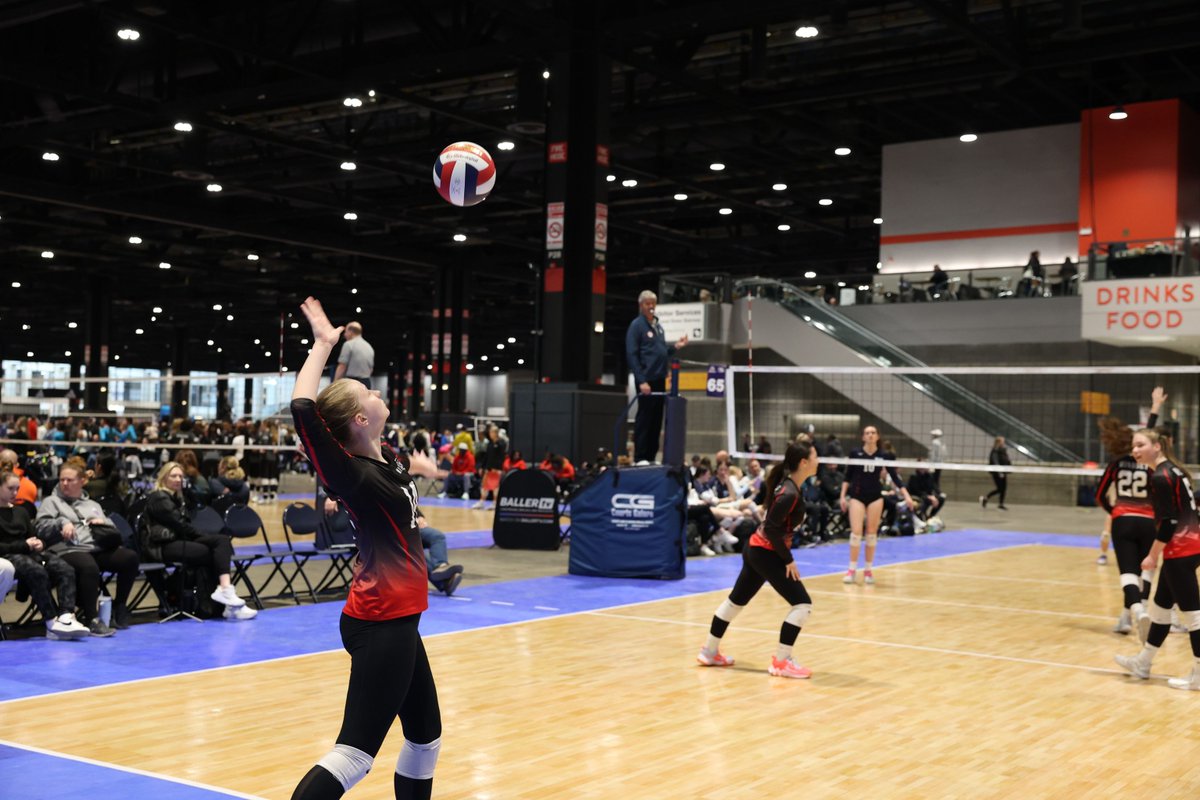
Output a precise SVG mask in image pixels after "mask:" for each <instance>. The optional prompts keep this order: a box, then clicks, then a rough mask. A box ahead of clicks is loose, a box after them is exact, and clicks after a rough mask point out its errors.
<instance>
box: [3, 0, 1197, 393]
mask: <svg viewBox="0 0 1200 800" xmlns="http://www.w3.org/2000/svg"><path fill="white" fill-rule="evenodd" d="M587 2H591V0H586V2H585V1H584V0H580V2H577V3H574V4H572V3H568V2H566V1H565V0H563V1H562V2H549V1H543V0H491V1H490V2H489V1H488V0H476V2H467V1H466V0H441V1H440V2H434V0H403V2H400V1H398V0H370V1H369V0H358V1H357V2H356V1H353V0H344V1H343V2H335V0H295V1H293V2H280V1H277V0H255V1H254V2H246V0H241V1H240V2H229V1H228V0H205V2H202V3H201V2H190V1H187V0H177V1H174V2H172V1H169V0H144V1H142V2H103V0H91V1H90V2H71V1H70V0H37V1H36V2H35V1H34V0H0V217H2V219H0V254H2V258H3V262H2V263H3V265H4V272H5V275H4V280H3V283H0V347H2V353H3V357H4V358H25V357H26V353H27V352H33V353H34V354H35V359H36V360H46V361H63V360H67V359H65V358H63V353H64V352H65V351H67V350H71V351H72V352H73V353H74V354H75V355H74V359H73V360H78V359H79V356H80V353H81V351H82V349H83V343H84V342H83V335H84V334H83V331H84V327H85V326H84V323H83V320H84V317H85V306H86V299H87V297H88V296H89V292H90V291H91V290H92V288H93V287H94V286H95V285H96V283H97V282H99V283H101V284H103V285H104V286H106V287H107V290H108V291H109V292H110V296H111V299H112V311H113V323H112V326H113V327H112V336H111V345H112V348H113V353H114V354H119V355H120V361H119V364H120V365H122V366H126V365H127V366H145V367H162V366H165V363H166V361H167V360H169V359H170V358H171V348H172V342H174V341H175V339H176V336H177V335H181V336H184V337H186V340H185V341H186V344H187V350H188V354H189V356H188V366H189V367H190V368H192V369H209V370H221V371H225V370H241V369H243V364H249V365H250V368H251V369H252V370H255V371H259V370H264V371H265V370H271V369H275V368H277V366H278V352H276V351H277V350H278V346H277V344H278V339H279V319H280V313H281V312H283V313H288V312H290V311H291V310H293V309H295V307H296V305H297V303H298V302H299V300H300V299H301V298H302V297H303V296H304V295H305V294H307V293H312V294H315V295H317V296H319V297H321V298H323V299H324V300H325V301H326V304H327V306H328V307H329V308H330V310H331V313H332V314H333V315H334V316H335V317H336V318H337V319H339V320H345V319H347V318H349V317H357V318H359V319H361V320H362V321H363V323H364V325H365V327H366V330H367V338H368V339H370V340H372V342H373V343H374V344H375V346H376V349H377V351H379V352H380V353H381V354H382V355H383V356H386V359H384V360H391V359H393V358H394V357H395V354H396V353H398V352H400V351H401V350H402V349H404V348H405V347H406V345H405V343H404V342H405V337H406V336H408V335H409V334H410V332H411V330H412V324H411V319H412V317H413V316H414V315H419V316H423V317H426V318H428V316H429V314H430V309H431V308H432V307H433V305H434V298H435V291H436V289H435V287H436V283H437V276H438V274H439V272H440V271H441V270H442V269H445V268H451V269H461V268H464V267H465V268H466V269H468V271H469V272H468V275H469V278H468V287H469V306H470V308H471V311H472V317H471V322H470V335H471V342H472V344H471V349H472V352H473V353H476V354H477V353H485V352H486V353H490V354H492V355H493V358H494V360H493V361H492V362H491V363H493V364H499V365H501V366H502V367H504V368H510V367H513V366H514V364H515V360H516V359H517V358H521V357H524V358H526V359H527V364H528V363H529V357H530V348H529V344H528V342H529V339H530V336H529V331H530V328H531V321H532V318H533V303H534V297H535V296H536V291H535V279H534V272H533V271H532V269H531V267H530V264H531V263H540V262H541V260H542V259H543V256H544V229H545V220H544V211H543V209H544V202H545V200H544V190H543V180H542V176H543V161H544V154H545V142H544V140H543V137H542V135H541V134H540V133H536V132H528V131H529V130H530V129H529V128H528V126H521V125H514V123H521V122H525V123H528V122H531V121H533V122H537V120H531V119H529V117H530V114H529V113H528V111H527V109H526V107H525V105H524V104H523V103H518V95H517V85H518V75H519V74H520V73H521V71H522V70H523V69H524V71H525V72H526V73H527V74H528V73H529V72H530V71H531V70H532V71H534V74H536V75H537V76H538V77H540V75H541V70H542V69H546V68H548V67H549V66H550V65H551V64H553V63H554V61H555V58H556V57H557V56H556V54H557V53H558V52H559V51H560V50H561V49H562V48H564V47H565V46H566V44H565V43H566V41H567V33H566V32H567V30H568V24H569V15H570V14H572V13H579V8H580V7H581V5H586V4H587ZM600 14H601V18H602V20H603V22H602V31H601V34H600V36H599V40H600V47H601V49H602V51H603V52H604V54H605V55H606V56H607V57H609V58H610V59H611V63H612V85H611V94H610V97H609V105H610V114H611V129H612V130H611V152H612V173H613V174H614V175H615V176H616V177H617V180H616V182H613V183H609V184H608V187H609V189H610V193H609V203H610V208H611V212H610V227H611V232H610V247H609V262H608V270H609V273H608V274H609V278H608V292H609V294H608V313H607V317H608V323H609V324H608V326H607V327H608V334H606V336H607V346H606V355H605V369H606V371H619V370H620V369H622V368H623V367H622V364H621V361H622V360H623V359H622V358H621V356H620V349H621V338H622V334H623V332H624V328H625V323H626V322H627V320H628V319H630V318H632V316H633V314H634V313H635V297H636V294H637V292H638V291H639V290H640V289H643V288H647V287H654V286H655V285H656V283H657V280H658V278H659V277H660V276H661V275H663V274H686V273H713V272H730V273H734V274H767V275H773V276H777V277H791V276H798V275H800V274H802V273H803V272H804V271H806V270H810V269H811V270H815V271H816V272H817V273H818V275H819V277H818V279H817V280H822V279H828V278H829V277H831V276H832V277H841V276H846V277H854V276H860V277H861V276H865V275H868V274H870V273H872V272H873V270H874V266H875V261H876V259H877V254H878V226H877V225H875V224H874V222H873V219H874V218H875V217H876V215H877V213H878V209H879V169H880V151H881V147H882V145H884V144H887V143H892V142H903V141H911V140H918V139H928V138H936V137H945V136H951V135H958V134H960V133H963V132H965V131H974V132H978V133H983V132H987V131H995V130H1005V129H1012V128H1021V127H1030V126H1036V125H1047V124H1054V123H1063V122H1070V121H1075V120H1078V119H1079V112H1080V110H1081V109H1084V108H1088V107H1094V106H1103V105H1111V104H1116V103H1132V102H1137V101H1143V100H1153V99H1162V98H1170V97H1183V98H1184V99H1185V100H1187V101H1189V102H1190V103H1191V104H1192V105H1193V106H1196V104H1197V102H1196V101H1197V100H1198V99H1200V98H1198V93H1200V3H1197V2H1195V0H1147V1H1146V2H1135V1H1133V0H1074V2H1070V1H1069V2H1039V1H1038V0H981V1H978V2H977V1H975V0H911V1H909V2H859V1H858V0H844V2H820V3H818V2H808V3H798V2H794V0H792V1H791V2H770V1H764V2H754V1H753V0H748V1H747V2H741V3H730V2H699V1H698V0H646V1H645V2H623V1H621V2H618V1H614V2H605V3H601V11H600ZM801 25H812V26H815V27H817V28H818V30H819V35H817V36H816V37H815V38H808V39H802V38H798V37H797V36H796V35H795V31H796V29H797V28H798V27H799V26H801ZM124 28H132V29H136V30H137V31H138V32H139V34H140V37H139V38H138V39H137V40H136V41H129V40H127V39H122V38H119V37H118V35H117V32H118V30H120V29H124ZM548 80H550V81H553V80H554V76H553V75H551V76H550V77H549V79H548ZM372 91H373V92H374V95H373V96H372V95H370V92H372ZM347 98H357V99H358V100H361V101H362V102H361V105H358V106H353V107H352V106H348V105H346V99H347ZM181 121H183V122H188V123H190V124H191V126H192V130H191V131H190V132H179V131H177V130H175V129H174V126H175V123H177V122H181ZM514 128H517V129H522V130H526V131H527V132H525V133H518V132H514ZM534 128H536V125H535V126H534ZM463 139H466V140H471V141H475V142H478V143H479V144H481V145H483V146H484V147H487V148H489V150H490V151H491V153H492V155H493V156H494V157H495V159H496V161H497V164H498V168H499V175H498V179H497V185H496V189H495V191H494V192H493V194H492V196H491V197H490V198H489V199H488V200H487V201H486V202H485V203H483V204H482V205H479V206H475V207H473V208H469V209H457V208H454V207H452V206H449V205H447V204H446V203H444V202H443V201H442V200H441V199H439V198H438V197H437V195H436V194H435V192H434V190H433V187H432V183H431V170H432V165H433V160H434V158H435V156H436V155H437V153H438V151H439V150H440V149H441V148H442V147H443V146H444V145H446V144H448V143H450V142H453V141H458V140H463ZM504 139H508V140H511V141H512V142H514V143H515V145H516V146H515V149H513V150H511V151H500V150H498V149H497V148H496V144H497V143H498V142H499V141H501V140H504ZM839 146H844V147H850V148H851V149H852V153H851V154H850V155H848V156H843V157H839V156H836V155H834V152H833V151H834V148H835V147H839ZM45 152H53V153H56V154H57V155H58V160H57V161H47V160H44V159H43V153H45ZM347 160H351V161H354V162H355V163H356V164H357V169H356V170H355V171H353V172H347V171H344V170H342V169H341V168H340V166H339V165H340V164H341V162H343V161H347ZM714 161H720V162H723V163H725V164H726V165H727V168H726V169H725V170H723V171H720V172H715V171H712V170H711V169H710V168H709V164H710V163H712V162H714ZM1013 166H1014V169H1020V165H1013ZM627 179H635V180H637V182H638V183H637V185H636V186H635V187H632V188H627V187H625V186H623V185H622V183H621V181H623V180H627ZM1029 179H1030V187H1031V191H1036V185H1037V176H1036V175H1030V176H1029ZM776 182H782V183H786V184H787V189H786V191H774V190H772V188H771V186H772V184H773V183H776ZM209 183H220V184H221V186H222V187H223V191H221V192H220V193H210V192H208V191H206V185H207V184H209ZM679 192H682V193H686V194H687V195H688V199H687V200H686V201H682V202H681V201H676V200H674V199H672V198H673V195H675V194H676V193H679ZM819 198H829V199H831V200H832V201H833V203H832V205H829V206H820V205H818V202H817V201H818V199H819ZM721 207H728V208H730V209H732V213H730V214H727V215H722V214H719V213H718V209H719V208H721ZM348 210H353V211H355V212H356V213H357V214H358V219H357V220H356V221H352V222H351V221H346V220H344V219H343V214H344V213H345V212H346V211H348ZM781 224H786V225H790V226H791V227H790V230H787V231H781V230H779V225H781ZM455 233H463V234H466V235H467V240H466V241H465V242H461V243H460V242H455V241H453V240H452V238H451V237H452V235H453V234H455ZM131 236H137V237H140V238H141V243H140V244H131V243H130V237H131ZM42 251H53V253H54V257H53V258H52V259H46V258H43V257H42V255H41V254H42ZM252 255H253V256H257V260H250V258H249V257H250V256H252ZM160 262H166V263H169V264H170V265H171V268H170V269H169V270H167V269H160V268H159V266H158V265H159V264H160ZM13 281H16V282H19V283H20V288H10V286H11V283H12V282H13ZM352 289H356V290H357V293H355V294H351V290H352ZM215 304H221V305H222V306H223V308H222V310H221V311H219V312H218V311H214V310H213V306H214V305H215ZM155 306H159V307H161V308H163V311H162V313H160V314H157V315H154V314H153V312H152V309H153V308H154V307H155ZM356 307H361V308H362V311H361V312H357V311H355V308H356ZM152 315H153V316H156V317H157V319H155V320H154V321H153V322H152V321H151V316H152ZM227 315H232V316H233V317H234V319H233V321H229V320H228V319H227V318H226V317H227ZM69 322H78V327H76V328H71V327H69V326H68V323H69ZM289 322H290V320H289ZM24 325H28V326H30V327H29V330H22V327H23V326H24ZM138 328H141V329H143V330H144V333H143V334H141V335H139V334H136V333H135V330H136V329H138ZM177 330H178V331H182V333H181V334H177V333H176V331H177ZM425 330H426V331H428V330H429V326H428V322H426V328H425ZM285 331H286V334H287V337H288V340H287V345H286V347H285V350H284V354H285V358H286V359H287V363H289V364H291V365H295V364H296V363H297V362H298V361H299V359H300V358H301V354H302V352H303V348H302V345H301V342H300V337H301V336H302V335H303V334H304V333H306V331H304V330H303V328H301V329H299V330H292V329H291V328H290V327H286V328H285ZM509 336H512V337H515V338H516V339H517V343H516V345H514V346H510V347H509V348H508V349H507V350H505V351H504V353H502V354H497V353H496V351H495V350H494V349H493V348H494V346H495V343H496V342H500V341H505V340H506V339H507V338H508V337H509ZM422 338H426V337H422ZM210 339H211V340H213V342H214V344H213V345H209V344H208V341H209V340H210ZM255 339H259V340H261V342H263V343H264V344H259V345H254V344H253V342H254V340H255ZM218 347H220V348H221V350H222V352H221V353H219V354H218V352H217V348H218ZM266 351H272V355H271V356H270V357H268V356H266V355H264V353H265V352H266ZM497 355H498V356H499V358H495V356H497Z"/></svg>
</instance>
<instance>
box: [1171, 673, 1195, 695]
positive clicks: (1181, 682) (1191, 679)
mask: <svg viewBox="0 0 1200 800" xmlns="http://www.w3.org/2000/svg"><path fill="white" fill-rule="evenodd" d="M1167 685H1168V686H1170V687H1171V688H1172V689H1184V690H1189V691H1193V692H1200V667H1192V674H1191V675H1188V676H1187V677H1186V678H1170V679H1169V680H1168V681H1167Z"/></svg>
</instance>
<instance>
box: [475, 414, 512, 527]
mask: <svg viewBox="0 0 1200 800" xmlns="http://www.w3.org/2000/svg"><path fill="white" fill-rule="evenodd" d="M485 435H486V436H487V440H486V443H485V449H484V451H483V459H482V462H483V483H482V484H480V490H479V502H478V503H476V504H475V505H474V506H473V507H474V508H483V501H484V500H492V499H494V498H495V492H496V491H497V490H498V489H499V488H500V476H501V474H502V472H503V470H504V456H505V455H506V454H507V453H508V442H507V441H506V440H504V439H501V438H500V429H499V428H497V427H496V426H495V425H488V428H487V433H486V434H485Z"/></svg>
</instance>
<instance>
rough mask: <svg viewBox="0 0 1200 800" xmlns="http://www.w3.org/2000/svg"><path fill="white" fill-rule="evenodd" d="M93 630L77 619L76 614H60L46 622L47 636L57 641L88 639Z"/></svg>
mask: <svg viewBox="0 0 1200 800" xmlns="http://www.w3.org/2000/svg"><path fill="white" fill-rule="evenodd" d="M91 635H92V632H91V630H89V629H88V626H87V625H84V624H83V623H81V622H79V620H77V619H75V615H74V614H69V613H68V614H59V615H58V616H57V617H55V618H54V619H52V620H50V621H49V622H47V623H46V638H47V639H50V640H51V641H56V642H69V641H74V640H75V639H86V638H87V637H89V636H91Z"/></svg>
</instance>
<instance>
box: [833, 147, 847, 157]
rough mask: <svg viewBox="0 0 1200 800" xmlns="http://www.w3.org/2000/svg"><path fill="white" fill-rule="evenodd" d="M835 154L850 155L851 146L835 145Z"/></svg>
mask: <svg viewBox="0 0 1200 800" xmlns="http://www.w3.org/2000/svg"><path fill="white" fill-rule="evenodd" d="M833 154H834V155H835V156H848V155H850V148H849V147H835V148H834V150H833Z"/></svg>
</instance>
